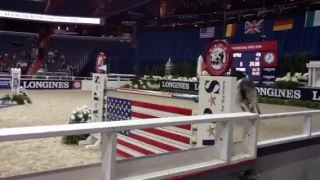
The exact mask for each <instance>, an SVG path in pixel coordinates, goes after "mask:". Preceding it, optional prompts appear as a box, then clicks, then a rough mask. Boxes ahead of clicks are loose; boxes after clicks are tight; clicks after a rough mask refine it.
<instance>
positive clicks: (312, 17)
mask: <svg viewBox="0 0 320 180" xmlns="http://www.w3.org/2000/svg"><path fill="white" fill-rule="evenodd" d="M314 26H320V10H318V11H307V12H306V22H305V27H314Z"/></svg>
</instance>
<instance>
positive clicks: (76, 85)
mask: <svg viewBox="0 0 320 180" xmlns="http://www.w3.org/2000/svg"><path fill="white" fill-rule="evenodd" d="M81 88H82V81H72V89H76V90H80V89H81Z"/></svg>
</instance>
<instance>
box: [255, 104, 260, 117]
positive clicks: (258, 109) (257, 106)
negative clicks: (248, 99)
mask: <svg viewBox="0 0 320 180" xmlns="http://www.w3.org/2000/svg"><path fill="white" fill-rule="evenodd" d="M256 108H257V111H258V114H261V111H260V107H259V104H258V103H257V104H256Z"/></svg>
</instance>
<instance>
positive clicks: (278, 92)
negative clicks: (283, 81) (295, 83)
mask: <svg viewBox="0 0 320 180" xmlns="http://www.w3.org/2000/svg"><path fill="white" fill-rule="evenodd" d="M160 87H161V88H166V89H180V90H189V91H198V87H199V83H198V82H184V81H161V84H160ZM256 90H257V92H258V95H259V96H261V97H270V98H281V99H299V100H308V101H320V89H316V88H297V89H276V88H273V87H271V86H261V85H257V86H256Z"/></svg>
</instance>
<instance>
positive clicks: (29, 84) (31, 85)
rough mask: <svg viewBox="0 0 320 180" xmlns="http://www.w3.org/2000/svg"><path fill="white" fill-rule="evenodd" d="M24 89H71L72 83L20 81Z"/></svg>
mask: <svg viewBox="0 0 320 180" xmlns="http://www.w3.org/2000/svg"><path fill="white" fill-rule="evenodd" d="M20 85H21V86H22V87H23V88H26V89H72V81H54V80H52V81H48V80H21V84H20Z"/></svg>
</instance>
